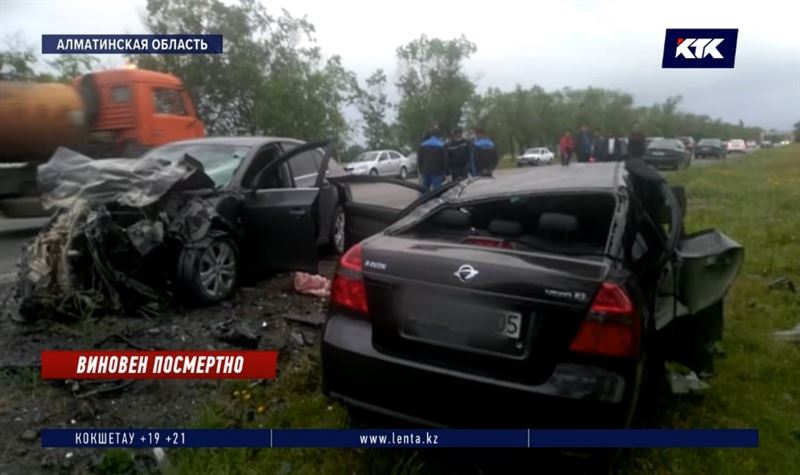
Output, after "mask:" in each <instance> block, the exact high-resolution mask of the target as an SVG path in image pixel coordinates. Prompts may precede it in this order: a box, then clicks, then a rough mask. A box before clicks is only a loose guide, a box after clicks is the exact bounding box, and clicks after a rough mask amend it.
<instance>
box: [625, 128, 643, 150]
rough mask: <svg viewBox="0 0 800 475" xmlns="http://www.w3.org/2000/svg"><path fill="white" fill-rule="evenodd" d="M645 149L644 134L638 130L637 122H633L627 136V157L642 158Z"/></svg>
mask: <svg viewBox="0 0 800 475" xmlns="http://www.w3.org/2000/svg"><path fill="white" fill-rule="evenodd" d="M644 149H645V136H644V134H643V133H642V131H641V130H640V127H639V124H634V126H633V131H631V135H630V136H629V137H628V157H629V158H642V157H644Z"/></svg>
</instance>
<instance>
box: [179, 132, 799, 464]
mask: <svg viewBox="0 0 800 475" xmlns="http://www.w3.org/2000/svg"><path fill="white" fill-rule="evenodd" d="M503 163H505V161H504V162H503ZM670 181H672V182H674V183H675V184H682V185H684V186H686V189H687V194H688V199H689V213H688V218H687V227H688V228H689V231H690V232H691V231H696V230H700V229H705V228H709V227H718V228H720V229H721V230H723V231H724V232H725V233H726V234H727V235H729V236H730V237H732V238H733V239H735V240H737V241H738V242H740V243H741V244H743V245H744V246H745V253H746V257H745V265H744V268H743V270H742V272H741V274H740V276H739V279H738V280H737V281H736V283H735V285H734V287H733V289H732V291H731V293H730V295H729V298H728V300H727V302H726V322H725V325H726V328H725V332H726V334H725V339H724V342H723V347H724V350H725V351H726V354H727V355H726V356H725V357H724V358H720V359H718V360H717V365H716V367H717V373H718V374H717V376H716V377H715V378H714V380H713V381H712V384H711V388H710V389H709V390H708V391H707V392H706V393H705V394H703V395H702V396H699V397H694V398H672V399H670V401H669V402H668V403H667V404H666V405H665V406H663V407H661V408H660V409H659V410H658V413H657V414H656V415H655V420H654V421H652V424H655V425H657V426H659V427H673V428H745V427H754V428H757V429H759V431H760V447H759V448H757V449H736V450H734V449H719V450H717V449H714V450H711V449H705V450H700V449H658V450H655V449H653V450H636V451H632V452H630V453H629V454H628V455H627V456H626V457H624V458H622V459H621V460H619V461H618V462H617V463H616V465H615V467H614V469H613V471H614V472H617V473H630V474H633V473H647V474H651V473H655V474H668V473H669V474H696V473H706V474H754V473H758V474H762V473H764V474H766V473H769V474H794V473H797V470H798V467H800V371H798V369H800V347H798V346H797V345H792V344H790V343H786V342H778V341H775V340H774V339H773V337H772V333H773V332H774V331H777V330H783V329H788V328H791V327H793V326H794V325H796V324H797V323H800V296H798V295H797V294H793V293H790V292H788V291H785V290H768V288H767V284H768V283H769V282H771V281H772V280H774V279H776V278H778V277H784V276H785V277H788V278H790V279H793V280H794V282H796V283H798V284H800V265H799V264H800V259H798V258H800V219H798V216H800V212H798V209H800V206H799V204H800V145H792V146H786V147H780V148H775V149H770V150H764V151H760V152H757V153H753V154H752V155H749V156H747V157H745V158H742V159H740V160H736V161H729V162H723V163H719V164H714V165H711V166H707V167H702V168H701V167H697V166H695V167H693V168H690V169H687V170H682V171H679V172H677V173H675V174H672V175H671V176H670ZM320 390H321V388H320V379H319V361H318V356H317V355H316V353H312V354H309V355H305V356H302V357H300V358H296V359H295V360H294V361H293V362H292V363H291V364H290V365H289V367H288V368H285V367H282V368H281V372H280V378H279V380H277V381H274V382H270V383H268V384H267V385H263V386H257V387H255V388H249V387H248V386H247V384H245V383H230V384H226V385H223V386H222V388H221V389H220V390H219V392H218V394H217V395H216V396H215V397H214V398H213V400H212V402H211V403H210V404H208V405H207V407H206V408H205V410H204V412H203V413H202V414H201V415H199V416H198V418H197V423H196V426H197V427H254V428H258V427H262V428H267V427H272V428H281V427H303V428H315V427H320V428H322V427H326V428H337V427H347V426H348V425H349V422H348V419H347V415H346V412H345V411H344V409H343V408H342V407H341V406H340V405H338V404H336V403H333V402H331V401H329V400H328V399H327V398H325V397H324V396H323V395H322V394H321V392H320ZM170 455H171V456H172V458H173V464H174V468H175V472H176V473H180V474H193V475H194V474H197V473H208V474H249V473H254V474H255V473H270V474H274V473H277V474H288V473H299V474H306V473H308V474H311V473H313V474H316V473H342V474H364V473H366V474H370V473H376V474H378V473H380V474H403V473H429V472H435V471H436V467H435V466H434V465H432V464H430V463H428V461H427V457H426V456H425V454H424V453H421V452H415V451H410V450H406V451H393V450H330V449H322V450H318V449H281V450H277V449H276V450H247V449H225V450H221V449H220V450H176V451H171V452H170Z"/></svg>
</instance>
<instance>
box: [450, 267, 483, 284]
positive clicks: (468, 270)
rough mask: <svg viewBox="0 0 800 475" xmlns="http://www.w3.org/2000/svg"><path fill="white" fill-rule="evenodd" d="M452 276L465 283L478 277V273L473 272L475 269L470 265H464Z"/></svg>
mask: <svg viewBox="0 0 800 475" xmlns="http://www.w3.org/2000/svg"><path fill="white" fill-rule="evenodd" d="M453 275H454V276H456V277H458V280H460V281H461V282H467V281H470V280H472V279H473V278H474V277H475V276H476V275H478V271H477V270H475V268H474V267H472V266H471V265H469V264H464V265H462V266H461V267H459V268H458V270H457V271H455V273H454V274H453Z"/></svg>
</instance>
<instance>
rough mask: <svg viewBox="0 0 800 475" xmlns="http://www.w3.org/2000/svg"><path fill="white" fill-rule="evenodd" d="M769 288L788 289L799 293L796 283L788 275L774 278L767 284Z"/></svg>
mask: <svg viewBox="0 0 800 475" xmlns="http://www.w3.org/2000/svg"><path fill="white" fill-rule="evenodd" d="M767 288H768V289H770V290H788V291H789V292H791V293H793V294H796V293H797V286H796V285H794V281H793V280H791V279H789V278H788V277H781V278H778V279H775V280H773V281H772V282H770V283H769V284H767Z"/></svg>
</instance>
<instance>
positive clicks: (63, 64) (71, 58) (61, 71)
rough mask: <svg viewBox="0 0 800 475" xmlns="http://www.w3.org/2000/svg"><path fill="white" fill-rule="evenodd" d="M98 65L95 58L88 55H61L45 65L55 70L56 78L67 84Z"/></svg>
mask: <svg viewBox="0 0 800 475" xmlns="http://www.w3.org/2000/svg"><path fill="white" fill-rule="evenodd" d="M99 63H100V59H98V58H97V56H92V55H89V54H62V55H59V56H58V57H57V58H56V59H54V60H52V61H48V62H47V64H48V65H50V67H51V68H53V69H55V70H56V78H57V79H58V80H59V81H61V82H69V81H71V80H73V79H75V78H76V77H78V76H80V75H82V74H86V73H88V72H91V71H92V70H94V69H95V68H96V67H97V65H98V64H99Z"/></svg>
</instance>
